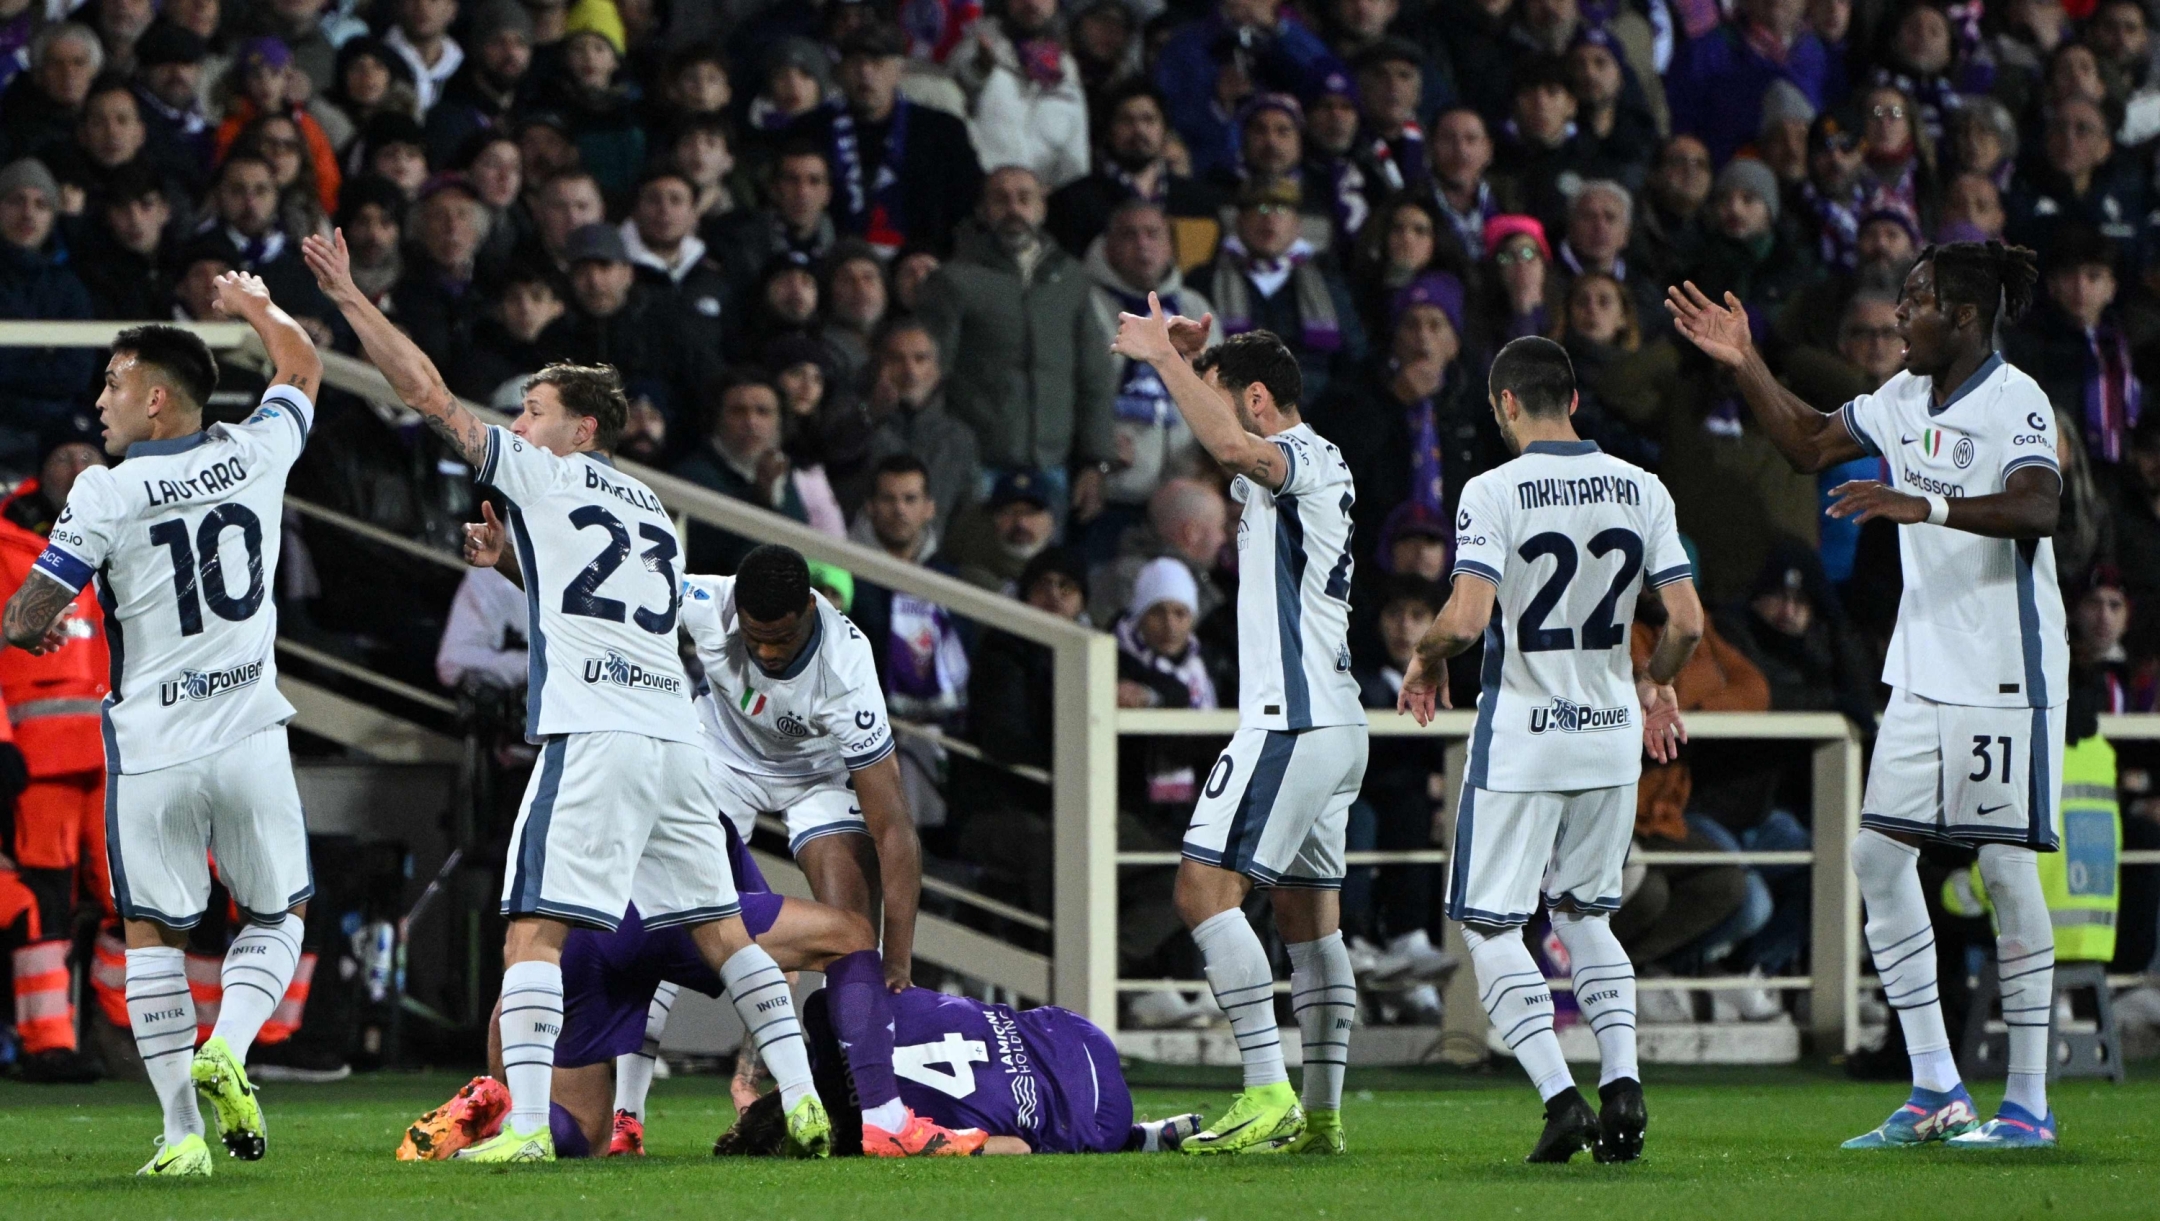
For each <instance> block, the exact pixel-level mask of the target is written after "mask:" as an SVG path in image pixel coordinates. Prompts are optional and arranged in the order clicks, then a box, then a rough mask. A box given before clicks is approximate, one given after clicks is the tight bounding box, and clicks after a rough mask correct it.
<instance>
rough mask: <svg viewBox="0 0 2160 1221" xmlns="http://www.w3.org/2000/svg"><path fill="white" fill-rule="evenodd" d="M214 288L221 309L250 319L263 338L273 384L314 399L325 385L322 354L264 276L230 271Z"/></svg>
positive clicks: (257, 333) (225, 313) (231, 316)
mask: <svg viewBox="0 0 2160 1221" xmlns="http://www.w3.org/2000/svg"><path fill="white" fill-rule="evenodd" d="M214 287H215V288H216V290H217V311H218V312H219V313H221V314H223V315H225V316H226V317H228V318H238V319H240V320H241V321H243V322H246V323H247V324H248V325H249V326H251V327H254V328H255V334H256V335H257V336H259V337H260V338H261V339H262V342H263V349H264V350H265V351H267V352H269V353H270V363H271V364H272V365H273V366H274V371H273V372H272V373H271V376H270V381H271V383H272V384H273V385H280V386H291V387H292V388H294V389H295V390H298V391H299V392H300V393H302V394H304V395H306V396H307V397H308V398H309V400H310V401H312V400H313V399H314V397H315V389H316V387H318V386H320V385H322V356H321V354H320V353H318V352H316V350H315V340H314V339H313V338H312V337H311V336H309V334H308V333H307V331H306V330H305V329H303V328H302V327H301V325H300V324H299V323H298V322H296V321H294V320H293V316H292V315H291V314H288V313H286V312H285V311H284V310H282V309H280V308H278V304H277V302H275V301H272V300H271V299H270V290H269V289H268V288H266V287H264V285H263V282H262V278H261V277H259V276H253V275H250V274H248V273H247V272H244V271H228V272H226V273H225V274H224V275H221V276H219V277H218V278H217V280H216V281H215V282H214Z"/></svg>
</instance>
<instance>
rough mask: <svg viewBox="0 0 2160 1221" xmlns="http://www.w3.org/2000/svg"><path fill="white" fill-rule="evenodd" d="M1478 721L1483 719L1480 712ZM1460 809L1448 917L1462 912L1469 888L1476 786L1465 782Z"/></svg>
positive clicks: (1450, 865)
mask: <svg viewBox="0 0 2160 1221" xmlns="http://www.w3.org/2000/svg"><path fill="white" fill-rule="evenodd" d="M1480 719H1483V714H1482V712H1481V713H1480ZM1459 805H1460V806H1461V808H1460V809H1458V810H1456V811H1455V850H1454V851H1453V852H1450V853H1448V895H1447V910H1448V915H1450V916H1454V915H1455V913H1456V912H1458V911H1461V910H1463V904H1464V903H1465V902H1466V901H1467V900H1468V897H1469V893H1470V892H1469V886H1470V825H1471V822H1472V820H1474V819H1475V818H1476V817H1477V786H1476V785H1475V784H1472V783H1470V782H1469V781H1467V780H1465V781H1464V782H1463V787H1462V799H1461V801H1460V802H1459Z"/></svg>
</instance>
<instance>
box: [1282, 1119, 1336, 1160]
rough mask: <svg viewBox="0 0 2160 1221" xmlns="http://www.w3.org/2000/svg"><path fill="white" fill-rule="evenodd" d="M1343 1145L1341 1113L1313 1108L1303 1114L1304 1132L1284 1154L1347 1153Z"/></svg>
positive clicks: (1292, 1142) (1291, 1143)
mask: <svg viewBox="0 0 2160 1221" xmlns="http://www.w3.org/2000/svg"><path fill="white" fill-rule="evenodd" d="M1349 1151H1350V1149H1349V1146H1348V1145H1346V1144H1344V1143H1343V1130H1342V1112H1341V1111H1339V1110H1329V1109H1326V1108H1322V1107H1314V1108H1313V1109H1312V1110H1310V1111H1307V1112H1305V1131H1304V1133H1303V1134H1302V1135H1300V1136H1299V1137H1298V1138H1297V1139H1296V1140H1294V1141H1291V1142H1290V1147H1289V1148H1288V1149H1286V1150H1284V1152H1286V1153H1319V1154H1328V1153H1348V1152H1349Z"/></svg>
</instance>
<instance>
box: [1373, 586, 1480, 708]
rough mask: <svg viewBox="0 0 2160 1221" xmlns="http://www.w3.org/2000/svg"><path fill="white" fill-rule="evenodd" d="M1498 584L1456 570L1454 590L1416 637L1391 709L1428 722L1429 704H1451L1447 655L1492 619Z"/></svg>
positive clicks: (1470, 640) (1471, 639)
mask: <svg viewBox="0 0 2160 1221" xmlns="http://www.w3.org/2000/svg"><path fill="white" fill-rule="evenodd" d="M1499 593H1500V587H1499V586H1497V585H1494V584H1493V583H1492V582H1491V581H1489V580H1486V579H1485V578H1484V577H1481V576H1478V575H1476V574H1475V573H1467V572H1465V573H1457V574H1456V577H1455V592H1454V593H1452V594H1450V595H1449V596H1448V600H1447V605H1446V606H1443V607H1441V608H1440V613H1439V614H1438V615H1436V616H1434V617H1433V621H1432V626H1431V627H1429V628H1426V629H1425V635H1424V636H1423V637H1421V638H1420V639H1419V640H1418V643H1417V653H1416V655H1415V656H1413V657H1412V658H1411V659H1410V669H1409V671H1408V672H1407V673H1405V674H1404V675H1403V682H1402V690H1401V692H1399V693H1398V694H1397V695H1396V697H1395V711H1396V712H1398V713H1402V712H1407V713H1409V714H1410V715H1411V716H1413V717H1416V718H1417V723H1418V724H1419V725H1426V724H1429V723H1431V721H1432V717H1433V707H1434V705H1435V704H1436V703H1437V704H1438V706H1439V707H1442V708H1452V707H1454V705H1453V704H1452V703H1451V702H1450V701H1449V700H1448V691H1447V663H1448V658H1450V657H1453V656H1455V655H1456V654H1458V653H1461V652H1462V651H1463V650H1465V649H1467V648H1469V647H1470V646H1471V645H1473V644H1475V643H1477V641H1478V638H1479V637H1480V636H1483V635H1484V634H1485V626H1486V625H1487V624H1489V623H1491V622H1492V610H1493V600H1494V599H1495V598H1497V597H1498V596H1499Z"/></svg>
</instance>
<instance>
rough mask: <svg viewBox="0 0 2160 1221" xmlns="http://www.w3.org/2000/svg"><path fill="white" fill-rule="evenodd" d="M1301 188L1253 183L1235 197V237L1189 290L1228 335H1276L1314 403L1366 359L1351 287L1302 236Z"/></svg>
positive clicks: (1279, 182)
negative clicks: (1201, 297) (1203, 299)
mask: <svg viewBox="0 0 2160 1221" xmlns="http://www.w3.org/2000/svg"><path fill="white" fill-rule="evenodd" d="M1299 198H1300V196H1299V191H1298V187H1297V184H1296V183H1294V182H1291V181H1289V180H1287V179H1282V178H1276V179H1271V180H1265V181H1253V182H1248V183H1247V184H1246V185H1245V188H1244V190H1243V191H1242V192H1241V193H1240V194H1239V196H1238V213H1237V226H1236V232H1234V233H1232V234H1231V235H1230V236H1229V237H1226V238H1224V239H1223V243H1222V248H1221V250H1220V251H1218V252H1217V253H1216V255H1215V261H1214V262H1212V263H1210V264H1209V265H1208V266H1207V267H1205V268H1203V269H1201V270H1200V271H1197V272H1195V273H1194V274H1193V277H1192V284H1193V286H1194V287H1195V288H1197V289H1198V290H1199V291H1200V292H1202V293H1203V294H1205V295H1206V296H1207V298H1208V300H1210V301H1213V302H1214V303H1215V312H1216V322H1217V323H1218V324H1220V325H1221V327H1222V329H1223V333H1224V334H1226V335H1239V334H1243V333H1244V332H1246V331H1261V330H1264V331H1272V332H1274V333H1275V334H1277V335H1279V336H1281V337H1282V340H1283V342H1284V343H1286V344H1288V345H1289V347H1290V351H1291V353H1292V354H1293V355H1295V356H1296V357H1297V359H1298V368H1299V370H1300V371H1301V372H1302V373H1303V375H1304V382H1305V386H1304V396H1303V397H1304V400H1305V401H1306V402H1311V403H1317V402H1319V401H1320V400H1321V399H1322V398H1324V397H1325V396H1326V394H1327V388H1328V381H1329V379H1330V378H1332V377H1334V376H1335V375H1336V374H1337V373H1342V374H1345V375H1347V374H1348V373H1350V372H1351V371H1352V370H1354V369H1355V368H1356V367H1357V364H1358V362H1359V361H1361V360H1363V359H1364V358H1365V327H1364V324H1363V323H1361V322H1360V321H1359V320H1358V314H1357V307H1356V304H1355V302H1353V301H1352V300H1351V297H1350V289H1349V287H1348V286H1347V285H1345V284H1344V283H1343V282H1342V279H1341V277H1340V276H1339V275H1337V274H1336V272H1335V271H1334V269H1333V267H1332V266H1330V265H1329V264H1328V263H1327V262H1325V261H1324V260H1323V259H1322V258H1321V257H1319V256H1318V255H1317V253H1316V252H1315V251H1314V249H1313V247H1312V243H1310V242H1308V241H1306V240H1305V239H1304V238H1303V237H1300V236H1299V234H1298V231H1299V219H1298V201H1299Z"/></svg>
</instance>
